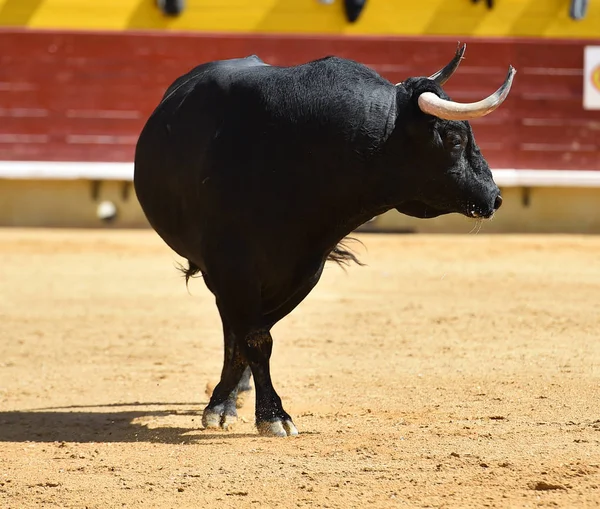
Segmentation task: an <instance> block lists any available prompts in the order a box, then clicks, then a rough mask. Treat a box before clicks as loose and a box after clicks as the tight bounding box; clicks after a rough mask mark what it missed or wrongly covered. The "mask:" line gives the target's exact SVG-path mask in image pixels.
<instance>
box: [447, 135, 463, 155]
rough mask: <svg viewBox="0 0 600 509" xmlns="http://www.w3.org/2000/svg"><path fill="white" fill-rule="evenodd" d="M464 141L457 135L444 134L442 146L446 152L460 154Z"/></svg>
mask: <svg viewBox="0 0 600 509" xmlns="http://www.w3.org/2000/svg"><path fill="white" fill-rule="evenodd" d="M465 142H466V140H465V139H464V138H463V137H462V136H460V135H459V134H457V133H453V132H450V133H446V136H445V137H444V145H445V146H446V149H447V150H451V151H452V152H460V151H461V150H463V149H464V147H465V145H466V143H465Z"/></svg>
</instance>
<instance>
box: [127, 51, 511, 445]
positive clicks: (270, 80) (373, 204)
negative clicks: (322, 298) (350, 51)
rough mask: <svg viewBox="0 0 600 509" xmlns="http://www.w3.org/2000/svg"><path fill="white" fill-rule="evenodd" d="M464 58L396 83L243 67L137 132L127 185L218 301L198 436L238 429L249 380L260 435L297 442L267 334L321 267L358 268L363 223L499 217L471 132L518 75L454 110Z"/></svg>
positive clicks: (190, 82) (344, 64)
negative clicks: (215, 379) (349, 239)
mask: <svg viewBox="0 0 600 509" xmlns="http://www.w3.org/2000/svg"><path fill="white" fill-rule="evenodd" d="M464 50H465V48H464V46H463V47H462V48H459V49H457V52H456V55H455V57H454V58H453V59H452V61H451V62H450V63H449V64H448V65H447V66H446V67H444V68H443V69H442V70H440V71H438V72H437V73H435V74H434V75H433V76H431V77H429V78H409V79H407V80H406V81H404V82H402V83H398V84H396V85H394V84H392V83H390V82H389V81H387V80H385V79H384V78H382V77H381V76H379V75H378V74H377V73H376V72H374V71H373V70H371V69H369V68H368V67H365V66H364V65H361V64H359V63H356V62H353V61H350V60H345V59H341V58H336V57H328V58H324V59H321V60H317V61H313V62H309V63H306V64H303V65H298V66H295V67H274V66H269V65H267V64H265V63H264V62H262V61H261V60H260V59H259V58H258V57H256V56H251V57H248V58H243V59H235V60H226V61H218V62H211V63H207V64H203V65H200V66H198V67H196V68H194V69H193V70H191V71H190V72H189V73H187V74H186V75H184V76H182V77H180V78H179V79H177V80H176V81H175V82H174V83H173V84H172V85H171V86H170V87H169V89H168V90H167V92H166V93H165V95H164V97H163V99H162V101H161V102H160V104H159V105H158V107H157V108H156V110H155V111H154V112H153V113H152V115H151V117H150V119H149V120H148V122H147V123H146V125H145V127H144V129H143V131H142V133H141V135H140V138H139V141H138V144H137V148H136V154H135V177H134V183H135V190H136V193H137V196H138V199H139V201H140V204H141V206H142V208H143V210H144V212H145V214H146V216H147V218H148V220H149V222H150V224H151V225H152V227H153V228H154V229H155V230H156V232H157V233H158V234H159V235H160V236H161V237H162V238H163V240H164V241H165V242H166V243H167V244H168V245H169V246H170V247H171V248H172V249H173V250H175V251H176V252H177V253H178V254H179V255H181V256H182V257H184V258H186V259H187V260H188V262H189V268H188V269H187V270H186V271H185V272H186V278H188V277H190V276H192V275H194V274H196V273H198V272H201V273H202V275H203V277H204V281H205V283H206V285H207V287H208V288H209V290H210V291H211V292H212V293H213V294H214V295H215V297H216V304H217V307H218V309H219V313H220V316H221V320H222V322H223V333H224V338H225V359H224V364H223V370H222V374H221V381H220V382H219V384H218V385H217V386H216V387H215V389H214V391H213V394H212V397H211V399H210V403H209V404H208V406H207V407H206V409H205V410H204V414H203V424H204V426H206V427H221V428H227V427H229V426H230V425H231V424H232V422H234V421H235V419H236V402H237V400H238V396H239V395H240V393H242V392H243V391H245V390H249V388H250V386H249V378H250V373H251V374H252V376H253V378H254V384H255V387H256V425H257V428H258V430H259V432H260V433H262V434H265V435H277V436H286V435H295V434H297V433H298V432H297V430H296V427H295V426H294V424H293V422H292V420H291V418H290V416H289V415H288V414H287V413H286V412H285V411H284V409H283V407H282V404H281V399H280V398H279V396H278V395H277V393H276V391H275V389H274V388H273V384H272V382H271V375H270V369H269V359H270V356H271V350H272V338H271V333H270V330H271V328H272V327H273V325H274V324H275V323H277V322H278V321H279V320H281V319H282V318H283V317H285V316H286V315H287V314H288V313H290V312H291V311H292V310H293V309H294V308H295V307H296V306H297V305H298V304H299V303H300V302H301V301H302V300H303V299H304V298H305V297H306V296H307V295H308V294H309V293H310V291H311V290H312V288H313V287H314V286H315V285H316V284H317V282H318V281H319V278H320V276H321V273H322V271H323V266H324V264H325V262H326V261H327V260H328V259H330V260H331V259H333V260H335V261H338V262H341V263H343V262H347V261H349V260H354V261H356V259H355V257H354V256H353V255H352V253H350V252H349V251H348V250H347V249H345V248H344V246H343V244H342V243H341V242H342V240H343V239H344V237H345V236H346V235H348V234H349V233H350V232H352V231H353V230H354V229H356V228H357V227H358V226H360V225H361V224H363V223H364V222H366V221H368V220H369V219H371V218H373V217H374V216H377V215H378V214H381V213H383V212H385V211H387V210H390V209H392V208H395V209H397V210H398V211H400V212H402V213H405V214H409V215H412V216H416V217H421V218H430V217H435V216H438V215H440V214H448V213H453V212H457V213H461V214H464V215H466V216H469V217H478V218H488V217H491V216H492V215H493V214H494V212H495V211H496V210H497V208H498V207H499V206H500V204H501V197H500V192H499V190H498V187H497V186H496V184H495V183H494V181H493V179H492V174H491V172H490V169H489V167H488V165H487V163H486V161H485V159H484V158H483V156H482V155H481V153H480V151H479V148H478V147H477V144H476V143H475V139H474V138H473V133H472V131H471V127H470V125H469V123H468V122H467V120H468V119H470V118H475V117H480V116H482V115H485V114H487V113H489V112H491V111H493V110H494V109H495V108H496V107H498V105H499V104H501V103H502V101H503V100H504V99H505V98H506V95H507V94H508V91H509V89H510V86H511V82H512V78H513V74H514V70H513V69H512V68H511V69H510V71H509V74H508V77H507V79H506V81H505V83H504V84H503V85H502V87H501V88H500V89H499V90H498V91H497V92H496V93H494V94H492V95H491V96H489V97H488V98H486V99H484V100H482V101H479V102H477V103H471V104H462V103H456V102H453V101H451V100H450V99H449V98H448V96H447V95H446V94H445V93H444V91H443V90H442V88H441V85H443V84H444V83H445V81H446V80H447V79H448V78H449V77H450V76H451V75H452V73H453V72H454V71H455V70H456V68H457V67H458V64H459V63H460V60H461V58H462V55H463V53H464Z"/></svg>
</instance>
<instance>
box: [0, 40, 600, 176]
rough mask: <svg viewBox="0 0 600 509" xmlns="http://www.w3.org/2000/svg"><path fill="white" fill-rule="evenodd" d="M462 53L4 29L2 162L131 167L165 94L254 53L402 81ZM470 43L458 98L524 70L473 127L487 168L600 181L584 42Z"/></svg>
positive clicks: (360, 43)
mask: <svg viewBox="0 0 600 509" xmlns="http://www.w3.org/2000/svg"><path fill="white" fill-rule="evenodd" d="M456 42H457V41H456V40H454V39H449V38H435V39H423V38H392V39H388V38H385V39H384V38H364V37H331V36H323V37H304V36H291V35H285V36H272V35H270V36H261V35H225V34H212V35H209V34H181V33H180V34H173V33H165V32H154V33H135V32H134V33H132V32H112V33H98V32H45V31H15V30H0V160H37V161H131V160H132V159H133V153H134V146H135V142H136V140H137V136H138V134H139V132H140V130H141V128H142V126H143V124H144V121H145V119H146V118H147V117H148V115H149V114H150V112H151V111H152V110H153V108H154V107H155V106H156V104H157V103H158V101H159V100H160V98H161V96H162V94H163V92H164V90H165V88H166V87H167V86H168V85H169V84H170V83H171V82H172V81H173V80H174V79H175V78H176V77H177V76H179V75H180V74H182V73H183V72H185V71H187V70H188V69H190V68H191V67H193V66H195V65H197V64H199V63H201V62H205V61H209V60H214V59H221V58H230V57H240V56H246V55H249V54H253V53H254V54H257V55H258V56H260V57H261V58H262V59H263V60H265V61H266V62H268V63H270V64H273V65H290V64H296V63H301V62H305V61H308V60H311V59H314V58H319V57H322V56H325V55H330V54H335V55H339V56H343V57H348V58H352V59H355V60H358V61H360V62H363V63H365V64H367V65H369V66H371V67H373V68H374V69H376V70H377V71H378V72H379V73H380V74H382V75H383V76H385V77H387V78H388V79H390V80H391V81H393V82H397V81H402V80H403V79H405V78H406V77H408V76H422V75H429V74H431V73H432V72H434V71H435V70H437V69H438V68H440V67H441V66H443V65H444V64H445V63H447V62H448V60H449V59H450V58H451V57H452V55H453V54H454V50H455V46H456ZM464 42H467V52H466V59H465V60H464V61H463V63H462V64H461V67H460V70H459V71H458V73H457V74H456V75H455V76H454V77H453V78H452V80H450V82H448V84H447V86H446V89H447V91H448V93H449V94H450V95H451V96H452V97H453V98H455V99H457V100H462V101H469V100H477V99H480V98H482V97H483V96H485V95H488V94H489V93H491V92H493V91H494V90H495V89H496V88H497V87H498V86H499V85H500V84H501V83H502V81H503V80H504V78H505V75H506V71H507V68H508V64H512V65H514V66H515V67H516V68H517V70H518V73H517V75H516V78H515V83H514V85H513V90H512V92H511V94H510V96H509V99H508V100H507V101H506V103H505V104H504V105H503V106H502V107H501V108H500V109H499V110H498V111H496V112H495V113H494V114H492V115H490V116H488V117H485V118H483V119H481V120H478V121H476V122H473V125H474V129H475V135H476V138H477V141H478V143H479V145H480V146H481V148H482V151H483V152H484V154H485V155H486V157H487V159H488V161H489V162H490V165H491V166H492V167H494V168H531V169H538V168H540V169H579V170H600V112H599V111H597V112H592V111H585V110H583V108H582V90H583V83H582V80H583V48H584V46H585V45H586V41H571V40H560V41H553V40H544V39H466V40H465V41H464ZM588 43H590V41H588Z"/></svg>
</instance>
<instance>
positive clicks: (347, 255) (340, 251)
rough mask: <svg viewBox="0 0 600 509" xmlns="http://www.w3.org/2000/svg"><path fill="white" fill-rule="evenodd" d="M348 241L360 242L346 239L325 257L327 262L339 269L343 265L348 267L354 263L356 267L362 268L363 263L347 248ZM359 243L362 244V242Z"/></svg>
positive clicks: (349, 238) (350, 238)
mask: <svg viewBox="0 0 600 509" xmlns="http://www.w3.org/2000/svg"><path fill="white" fill-rule="evenodd" d="M350 241H352V242H360V240H358V239H354V238H352V237H346V238H345V239H343V240H342V241H341V242H340V243H339V244H338V245H337V246H335V247H334V248H333V250H332V251H331V253H329V254H328V255H327V260H329V261H332V262H335V263H337V264H338V265H339V266H340V267H343V266H344V265H346V266H348V265H350V263H352V262H353V263H356V264H357V265H360V266H361V267H362V266H364V263H362V262H361V261H360V260H359V259H358V258H357V257H356V255H355V254H354V253H353V252H352V251H350V249H349V248H348V242H350ZM360 243H361V244H362V242H360Z"/></svg>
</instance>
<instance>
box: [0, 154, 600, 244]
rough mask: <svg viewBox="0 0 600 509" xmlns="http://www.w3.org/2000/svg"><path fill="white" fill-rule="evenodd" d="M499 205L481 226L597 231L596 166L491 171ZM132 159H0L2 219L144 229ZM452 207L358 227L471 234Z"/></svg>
mask: <svg viewBox="0 0 600 509" xmlns="http://www.w3.org/2000/svg"><path fill="white" fill-rule="evenodd" d="M493 173H494V179H495V181H496V182H497V184H498V185H499V186H500V188H501V189H502V196H503V198H504V204H503V206H502V208H501V209H500V211H499V212H498V213H497V214H496V217H495V218H494V219H493V220H491V221H483V222H482V224H481V231H482V232H484V233H521V232H522V233H595V234H598V233H600V171H577V170H563V171H560V170H514V169H496V170H493ZM132 181H133V164H131V163H92V162H88V163H85V162H43V161H39V162H38V161H29V162H27V161H0V226H25V227H27V226H33V227H40V226H42V227H43V226H48V227H70V228H77V227H81V228H95V227H111V228H147V227H149V225H148V222H147V220H146V218H145V216H144V214H143V212H142V210H141V208H140V205H139V203H138V201H137V199H136V196H135V191H134V189H133V182H132ZM323 213H324V214H326V213H327V212H326V211H323ZM478 228H479V226H478V225H477V223H476V222H475V221H473V220H472V219H468V218H466V217H463V216H460V215H458V214H452V215H447V216H441V217H438V218H434V219H427V220H423V219H416V218H411V217H408V216H405V215H403V214H399V213H398V212H396V211H394V210H392V211H389V212H387V213H386V214H383V215H381V216H379V217H377V218H374V219H373V220H372V221H370V222H368V223H367V224H365V225H363V226H362V227H361V228H360V230H361V231H377V232H415V233H417V232H422V233H469V232H471V231H477V229H478Z"/></svg>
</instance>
